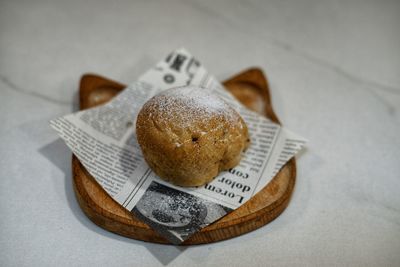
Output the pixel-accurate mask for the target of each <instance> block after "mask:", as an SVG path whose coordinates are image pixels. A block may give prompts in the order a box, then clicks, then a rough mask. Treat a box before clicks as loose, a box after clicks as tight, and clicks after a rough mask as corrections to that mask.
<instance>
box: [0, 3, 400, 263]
mask: <svg viewBox="0 0 400 267" xmlns="http://www.w3.org/2000/svg"><path fill="white" fill-rule="evenodd" d="M83 2H84V1H78V0H74V1H44V0H40V1H1V2H0V58H1V60H0V122H1V127H0V136H1V141H0V211H1V219H0V265H1V266H46V265H49V266H55V265H57V266H71V265H73V266H88V265H89V264H90V265H92V266H106V265H112V266H163V265H168V266H266V265H268V266H288V265H295V266H335V265H338V266H345V265H350V266H400V253H399V252H400V212H399V211H400V193H399V189H400V162H399V159H400V138H399V133H400V50H399V48H400V31H399V25H400V16H399V14H400V2H399V1H318V0H315V1H274V2H270V3H268V2H265V1H258V2H257V1H249V2H248V3H244V1H218V3H214V2H217V1H196V2H195V1H175V0H174V1H160V3H155V2H153V1H121V2H120V1H106V0H103V1H85V4H82V3H83ZM180 46H185V47H186V48H187V49H188V50H189V51H191V52H192V53H193V54H194V55H197V57H198V58H199V59H200V60H201V61H202V62H203V63H204V65H205V66H206V67H207V68H208V69H209V70H210V71H211V73H214V74H215V75H217V77H219V78H220V79H221V80H222V79H225V78H228V77H229V76H230V75H232V74H235V73H236V72H238V71H241V70H243V69H244V68H247V67H250V66H260V67H261V68H262V69H263V70H264V71H265V72H266V74H267V76H268V78H269V81H270V85H271V91H272V98H273V103H274V107H275V109H276V111H277V114H278V116H279V117H280V119H281V121H282V122H283V124H284V125H286V126H287V127H288V128H289V129H291V130H293V131H295V132H297V133H299V134H301V135H303V136H304V137H306V138H308V139H309V140H310V142H309V144H308V148H307V149H306V150H305V151H304V153H301V155H299V156H298V161H297V163H298V176H297V178H298V179H297V184H296V188H295V192H294V195H293V198H292V200H291V203H290V204H289V207H288V208H287V209H286V211H285V212H284V213H283V214H282V215H281V216H280V217H279V218H277V219H276V220H275V221H273V222H272V223H270V224H268V225H267V226H265V227H262V228H261V229H259V230H256V231H254V232H251V233H249V234H245V235H243V236H241V237H237V238H234V239H231V240H227V241H223V242H218V243H215V244H208V245H201V246H193V247H187V248H179V247H174V246H167V245H157V244H151V243H145V242H141V241H135V240H130V239H128V238H124V237H120V236H118V235H115V234H112V233H109V232H107V231H105V230H103V229H101V228H99V227H97V226H96V225H94V224H93V223H92V222H91V221H90V220H89V219H88V218H86V216H85V215H84V214H83V213H82V211H81V210H80V208H79V206H78V204H77V202H76V200H75V196H74V193H73V189H72V180H71V166H70V165H71V153H70V151H69V150H68V149H67V147H66V146H65V145H64V144H63V143H62V142H61V141H60V139H58V138H57V136H56V134H55V132H53V131H52V130H51V129H50V127H49V126H48V121H49V120H50V119H52V118H54V117H57V116H60V115H63V114H66V113H70V112H71V111H74V110H76V108H77V88H78V82H79V79H80V76H81V75H82V74H83V73H86V72H93V73H98V74H103V75H105V76H107V77H110V78H112V79H115V80H118V81H121V82H124V83H129V82H132V81H134V80H135V78H136V77H137V76H138V75H139V74H140V73H142V72H143V71H145V70H146V69H147V68H149V67H151V66H152V65H153V64H154V63H155V62H156V61H158V60H159V59H160V58H162V57H164V56H165V55H166V54H167V53H168V52H170V51H171V50H173V49H175V48H178V47H180Z"/></svg>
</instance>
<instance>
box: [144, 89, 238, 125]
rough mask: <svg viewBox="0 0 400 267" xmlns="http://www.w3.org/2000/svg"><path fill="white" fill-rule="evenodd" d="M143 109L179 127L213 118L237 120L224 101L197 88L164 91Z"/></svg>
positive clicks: (205, 90) (209, 92) (236, 116)
mask: <svg viewBox="0 0 400 267" xmlns="http://www.w3.org/2000/svg"><path fill="white" fill-rule="evenodd" d="M146 106H147V107H146ZM145 108H149V109H150V110H152V111H157V113H158V114H162V116H161V118H162V119H163V120H165V121H170V120H174V121H175V123H179V126H180V127H188V126H190V125H191V124H193V122H199V121H200V120H201V121H206V120H209V119H211V118H212V117H215V116H218V117H221V118H223V119H224V120H226V121H231V122H233V121H237V119H238V115H237V113H236V112H235V111H234V110H233V109H232V108H231V107H230V106H229V105H228V104H227V103H226V102H225V101H224V100H222V99H221V98H220V97H218V96H217V95H215V94H213V93H212V92H211V91H210V90H208V89H205V88H202V87H198V86H185V87H177V88H172V89H168V90H165V91H163V92H161V93H160V94H158V95H156V96H155V97H153V98H152V99H150V100H149V101H148V102H147V103H146V104H145Z"/></svg>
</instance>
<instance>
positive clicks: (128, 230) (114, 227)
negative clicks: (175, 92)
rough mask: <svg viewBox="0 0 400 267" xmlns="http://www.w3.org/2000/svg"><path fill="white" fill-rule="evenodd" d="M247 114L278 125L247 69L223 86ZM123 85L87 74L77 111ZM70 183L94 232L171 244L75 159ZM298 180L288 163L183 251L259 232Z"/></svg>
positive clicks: (255, 72)
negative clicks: (97, 229)
mask: <svg viewBox="0 0 400 267" xmlns="http://www.w3.org/2000/svg"><path fill="white" fill-rule="evenodd" d="M223 85H224V86H225V87H226V89H227V90H229V91H230V92H231V93H232V94H233V95H234V96H235V97H236V98H237V99H238V100H239V101H240V102H242V103H243V104H244V105H246V106H247V107H248V108H250V109H252V110H255V111H257V112H258V113H260V114H262V115H264V116H267V117H268V118H270V119H271V120H272V121H275V122H277V123H279V120H278V118H277V116H276V115H275V113H274V111H273V109H272V105H271V99H270V95H269V89H268V83H267V80H266V78H265V76H264V74H263V73H262V71H261V70H260V69H256V68H253V69H249V70H246V71H244V72H242V73H240V74H238V75H235V76H233V77H232V78H230V79H228V80H226V81H225V82H223ZM124 88H125V85H123V84H120V83H118V82H115V81H111V80H109V79H106V78H104V77H100V76H97V75H92V74H87V75H84V76H83V77H82V79H81V84H80V91H79V93H80V108H81V109H86V108H90V107H93V106H96V105H99V104H103V103H105V102H107V101H108V100H110V99H111V98H112V97H113V96H115V95H116V94H117V93H119V92H120V91H121V90H123V89H124ZM72 168H73V182H74V189H75V193H76V197H77V199H78V202H79V205H80V206H81V208H82V210H83V211H84V212H85V214H86V215H87V216H88V217H89V218H90V219H91V220H92V221H93V222H94V223H95V224H97V225H98V226H100V227H102V228H104V229H106V230H108V231H111V232H114V233H116V234H119V235H122V236H126V237H129V238H134V239H138V240H143V241H149V242H156V243H169V242H168V241H167V240H166V239H164V238H163V237H162V236H160V235H159V234H158V233H156V232H155V231H154V230H153V229H152V228H150V227H149V226H148V225H146V224H144V223H143V222H141V221H140V220H138V219H137V218H135V217H134V215H132V213H130V212H129V211H127V210H126V209H124V208H123V207H122V206H120V205H119V204H118V203H117V202H115V201H114V200H113V199H112V198H111V197H110V196H108V195H107V193H106V192H105V191H104V190H103V189H102V188H101V186H100V185H98V184H97V182H96V181H95V179H94V178H93V177H92V176H91V175H90V174H89V173H88V172H87V171H86V169H85V168H84V167H83V166H82V164H81V163H80V162H79V160H78V159H77V158H76V157H75V156H73V158H72ZM295 177H296V163H295V160H294V158H292V159H291V160H290V161H289V162H288V163H286V165H284V167H283V168H282V169H281V171H280V172H279V173H278V174H277V175H276V176H275V178H274V179H273V180H272V181H271V182H270V183H269V184H268V185H267V186H266V187H265V188H264V189H262V190H261V191H260V192H259V193H258V194H257V195H255V196H254V197H253V198H251V199H250V200H249V201H248V202H246V203H245V204H244V205H242V206H241V207H240V208H238V209H236V210H235V211H233V212H231V213H229V214H228V215H226V216H225V217H223V218H221V219H220V220H218V221H216V222H214V223H213V224H211V225H209V226H207V227H205V228H203V229H202V230H201V231H199V232H197V233H196V234H194V235H192V236H191V237H190V238H189V239H188V240H186V241H185V242H184V243H183V245H192V244H202V243H210V242H215V241H219V240H224V239H228V238H232V237H235V236H238V235H241V234H244V233H247V232H250V231H252V230H254V229H257V228H259V227H261V226H263V225H265V224H267V223H268V222H270V221H272V220H273V219H275V218H276V217H278V216H279V214H281V213H282V212H283V210H284V209H285V208H286V206H287V205H288V203H289V200H290V196H291V194H292V192H293V188H294V184H295Z"/></svg>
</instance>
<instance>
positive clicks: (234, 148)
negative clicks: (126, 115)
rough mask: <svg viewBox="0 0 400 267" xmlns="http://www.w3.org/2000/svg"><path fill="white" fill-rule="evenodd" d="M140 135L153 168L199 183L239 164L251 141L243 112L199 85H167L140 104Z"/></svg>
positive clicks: (184, 183) (183, 181)
mask: <svg viewBox="0 0 400 267" xmlns="http://www.w3.org/2000/svg"><path fill="white" fill-rule="evenodd" d="M136 133H137V139H138V142H139V144H140V147H141V148H142V152H143V155H144V158H145V160H146V162H147V163H148V165H149V166H150V167H151V169H152V170H153V171H154V172H155V173H156V174H157V175H159V176H160V177H161V178H163V179H164V180H166V181H169V182H171V183H173V184H176V185H180V186H199V185H203V184H205V183H207V182H209V181H211V180H212V179H213V178H214V177H215V176H217V175H218V173H219V172H220V171H222V170H226V169H229V168H232V167H234V166H236V165H237V164H238V163H239V161H240V158H241V153H242V151H243V150H245V149H246V148H247V146H248V144H249V137H248V130H247V126H246V124H245V122H244V121H243V119H242V118H241V117H240V115H239V114H238V113H237V112H236V111H235V110H233V109H232V108H231V107H230V106H229V105H227V104H226V103H225V102H224V101H223V100H222V99H220V98H219V97H217V96H215V95H212V94H211V93H210V92H209V91H208V90H206V89H204V88H198V87H193V86H192V87H182V88H174V89H169V90H166V91H165V92H163V93H161V94H159V95H156V96H154V97H153V98H152V99H150V100H149V101H148V102H147V103H146V104H145V105H144V106H143V107H142V109H141V111H140V112H139V114H138V117H137V122H136Z"/></svg>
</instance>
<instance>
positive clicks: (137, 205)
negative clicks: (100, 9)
mask: <svg viewBox="0 0 400 267" xmlns="http://www.w3.org/2000/svg"><path fill="white" fill-rule="evenodd" d="M183 85H199V86H200V87H204V88H209V89H211V90H212V91H213V92H214V93H215V94H217V95H219V96H220V97H221V98H223V99H224V100H225V101H226V102H228V103H229V104H230V105H231V106H232V107H233V108H234V109H236V111H238V112H239V114H240V115H241V116H242V117H243V119H244V120H245V122H246V123H247V126H248V128H249V132H250V139H251V145H250V147H249V148H248V149H247V151H246V152H245V153H244V155H243V159H242V160H241V162H240V164H239V165H238V166H236V167H235V168H233V169H230V170H229V171H224V172H222V173H220V174H219V175H218V176H217V177H216V178H215V179H214V180H213V181H212V182H210V183H208V184H206V185H204V186H201V187H193V188H184V187H178V186H174V185H171V184H169V183H167V182H165V181H163V180H161V179H160V178H159V177H158V176H157V175H156V174H155V173H154V172H153V171H152V170H151V169H150V168H149V167H148V165H147V164H146V162H145V161H144V158H143V155H142V153H141V149H140V147H139V144H138V143H137V140H136V136H135V124H136V116H137V114H138V112H139V110H140V108H141V107H142V105H143V104H144V103H145V102H146V101H147V100H148V99H149V98H151V97H152V96H153V95H155V94H157V93H158V92H160V91H162V90H165V89H168V88H172V87H176V86H183ZM50 124H51V126H52V127H53V128H54V129H55V130H56V131H57V133H58V134H59V136H60V137H61V138H62V139H63V140H64V141H65V143H66V144H67V145H68V147H69V148H70V149H71V150H72V152H73V153H74V154H75V155H76V156H77V157H78V159H79V160H80V162H81V163H82V164H83V166H84V167H85V168H86V169H87V171H88V172H89V173H90V174H91V175H92V176H93V177H94V178H95V179H96V181H97V182H98V183H99V184H100V185H101V186H102V187H103V188H104V190H105V191H106V192H107V193H108V194H109V195H110V196H111V197H112V198H113V199H114V200H116V201H117V202H118V203H119V204H121V205H122V206H123V207H124V208H126V209H127V210H129V211H131V212H132V213H133V214H134V215H135V216H136V217H137V218H139V219H141V220H143V221H144V222H145V223H147V224H148V225H150V226H151V227H153V228H154V229H155V230H156V231H157V232H159V233H160V234H161V235H163V236H164V237H165V238H167V239H168V240H169V241H170V242H172V243H174V244H179V243H181V242H183V241H184V240H186V239H187V238H188V237H190V236H191V235H192V234H194V233H195V232H197V231H199V230H200V229H201V228H203V227H205V226H207V225H209V224H210V223H212V222H214V221H216V220H218V219H220V218H221V217H223V216H225V215H226V214H227V213H229V212H231V211H232V210H234V209H237V208H238V207H240V206H241V205H243V204H244V203H245V202H246V201H248V200H249V199H250V198H251V197H252V196H253V195H255V194H256V193H257V192H259V191H260V190H261V189H262V188H263V187H265V186H266V185H267V184H268V183H269V181H271V179H272V178H273V177H274V176H275V174H276V173H277V172H278V171H279V170H280V168H281V167H282V166H283V165H284V164H285V163H286V162H287V161H288V160H289V159H290V158H291V157H293V156H294V155H295V154H296V153H297V152H298V151H299V150H300V149H301V148H302V147H303V146H304V144H305V140H304V139H303V138H302V137H300V136H298V135H296V134H294V133H292V132H290V131H288V130H287V129H285V128H284V127H281V126H280V125H278V124H276V123H274V122H272V121H270V120H269V119H267V118H265V117H263V116H260V115H259V114H257V113H255V112H253V111H251V110H249V109H247V108H246V107H244V106H243V105H242V104H241V103H239V102H238V101H237V100H236V99H235V98H234V97H233V96H232V95H231V94H230V93H229V92H228V91H227V90H225V89H224V88H223V87H222V85H221V84H220V83H219V82H218V81H217V80H216V79H215V78H214V77H213V76H212V75H210V74H209V73H208V72H207V70H206V69H205V68H204V67H203V66H202V65H201V64H200V62H199V61H198V60H197V59H196V58H194V57H193V56H192V55H191V54H190V53H189V52H188V51H186V50H185V49H178V50H176V51H174V52H172V53H171V54H169V55H168V56H167V57H166V59H165V60H162V61H161V62H159V63H158V64H157V65H156V66H155V67H154V68H152V69H150V70H148V71H147V72H146V73H144V74H143V75H142V76H141V77H139V79H138V81H137V82H134V83H132V84H131V85H130V86H128V87H127V88H126V89H125V90H123V91H122V92H121V93H120V94H118V95H117V96H116V97H115V98H114V99H113V100H111V101H110V102H108V103H107V104H104V105H102V106H98V107H94V108H91V109H87V110H84V111H80V112H76V113H73V114H69V115H66V116H63V117H60V118H57V119H54V120H52V121H51V122H50Z"/></svg>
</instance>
